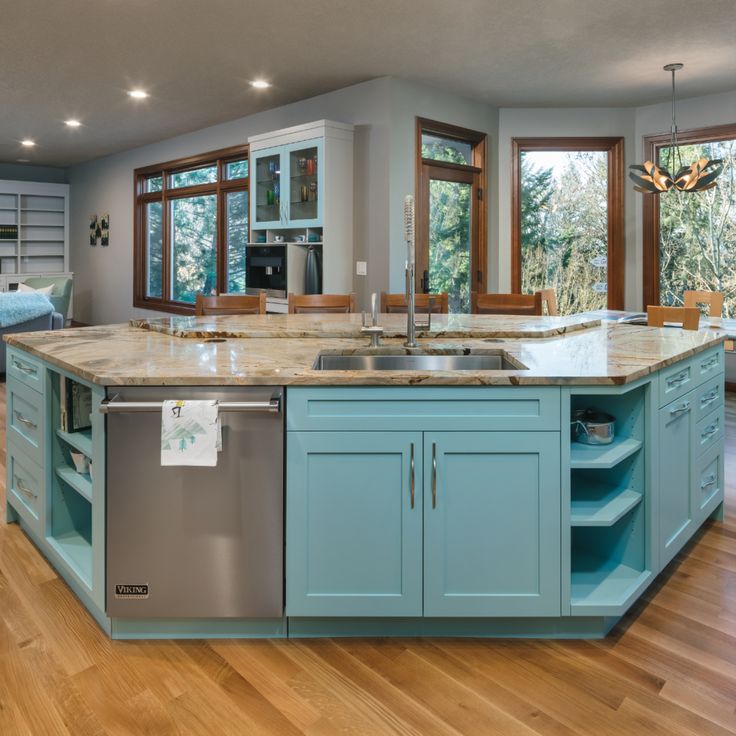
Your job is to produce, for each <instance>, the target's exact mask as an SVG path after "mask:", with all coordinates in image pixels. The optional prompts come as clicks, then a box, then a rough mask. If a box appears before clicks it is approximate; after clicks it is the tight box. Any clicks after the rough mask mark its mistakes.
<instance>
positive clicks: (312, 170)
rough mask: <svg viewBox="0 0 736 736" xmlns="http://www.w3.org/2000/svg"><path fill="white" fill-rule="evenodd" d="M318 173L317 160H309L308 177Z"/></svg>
mask: <svg viewBox="0 0 736 736" xmlns="http://www.w3.org/2000/svg"><path fill="white" fill-rule="evenodd" d="M316 173H317V159H316V158H308V159H307V176H314V175H315V174H316Z"/></svg>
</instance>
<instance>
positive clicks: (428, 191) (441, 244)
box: [416, 118, 486, 312]
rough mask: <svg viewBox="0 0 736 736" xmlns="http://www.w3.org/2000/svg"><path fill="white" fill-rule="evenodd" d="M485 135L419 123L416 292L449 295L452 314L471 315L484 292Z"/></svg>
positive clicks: (428, 122)
mask: <svg viewBox="0 0 736 736" xmlns="http://www.w3.org/2000/svg"><path fill="white" fill-rule="evenodd" d="M485 149H486V136H485V134H484V133H478V132H476V131H473V130H466V129H465V128H458V127H456V126H453V125H447V124H445V123H438V122H436V121H432V120H424V119H421V118H418V119H417V188H418V193H417V198H416V200H417V201H416V210H417V224H416V227H417V251H416V252H417V284H416V289H417V291H421V292H424V293H430V292H431V293H439V292H445V291H446V292H447V293H448V295H449V308H450V311H451V312H470V294H471V292H473V291H485V283H486V277H485V270H486V247H485V243H486V217H485V206H484V204H483V189H484V187H485V181H486V173H485V166H486V160H485V159H486V152H485Z"/></svg>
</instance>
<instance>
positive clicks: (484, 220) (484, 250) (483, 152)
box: [414, 117, 488, 292]
mask: <svg viewBox="0 0 736 736" xmlns="http://www.w3.org/2000/svg"><path fill="white" fill-rule="evenodd" d="M422 133H430V134H431V133H434V134H437V135H441V136H443V137H445V138H451V139H453V140H459V141H463V142H466V143H472V144H473V148H472V157H473V158H472V165H468V166H463V165H461V164H454V163H451V162H449V161H435V160H434V159H425V158H422ZM414 140H415V146H416V152H415V157H414V160H415V162H416V164H415V166H416V168H415V172H414V191H415V193H416V196H415V200H416V223H415V228H416V232H417V233H418V234H420V233H428V232H429V212H428V210H427V207H426V206H425V201H427V200H425V198H424V197H423V196H422V193H423V192H424V191H425V189H426V190H427V191H428V183H427V184H425V182H424V181H423V179H424V177H423V176H422V172H423V171H424V167H425V165H427V166H432V167H437V168H445V169H455V170H459V171H471V172H475V173H476V174H478V175H479V178H480V189H481V205H482V206H480V207H478V217H477V223H474V233H473V235H474V236H475V237H476V238H477V241H478V248H477V251H478V253H477V263H476V271H479V272H480V274H481V281H482V286H483V291H485V289H486V284H487V282H488V206H487V197H486V192H487V191H488V173H487V172H488V168H487V162H488V154H487V151H488V136H487V135H486V134H485V133H481V132H480V131H477V130H470V129H469V128H461V127H460V126H459V125H451V124H450V123H442V122H440V121H438V120H430V119H428V118H420V117H418V118H417V119H416V128H415V139H414ZM420 237H421V236H420ZM421 279H422V274H421V272H420V269H417V274H416V285H415V286H416V289H417V290H420V288H421ZM470 283H471V292H473V291H477V290H478V280H477V278H473V277H472V276H471V280H470Z"/></svg>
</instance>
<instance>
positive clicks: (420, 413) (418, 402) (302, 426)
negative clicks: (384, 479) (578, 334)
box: [286, 386, 560, 432]
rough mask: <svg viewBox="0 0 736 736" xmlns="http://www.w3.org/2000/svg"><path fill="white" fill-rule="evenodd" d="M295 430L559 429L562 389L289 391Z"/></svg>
mask: <svg viewBox="0 0 736 736" xmlns="http://www.w3.org/2000/svg"><path fill="white" fill-rule="evenodd" d="M286 426H287V429H289V430H290V431H295V430H300V431H387V430H388V431H396V432H399V431H432V430H434V431H440V430H444V431H461V430H465V431H470V430H476V431H489V430H501V431H506V432H508V431H525V430H536V431H555V432H557V431H559V428H560V389H559V388H558V387H554V386H547V387H542V388H538V387H529V388H526V387H519V388H505V387H502V388H496V387H494V386H492V387H488V388H464V387H463V388H441V389H438V388H429V387H426V388H425V387H414V388H408V389H407V388H325V389H312V388H287V400H286Z"/></svg>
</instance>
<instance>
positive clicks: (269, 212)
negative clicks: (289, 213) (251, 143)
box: [250, 146, 288, 228]
mask: <svg viewBox="0 0 736 736" xmlns="http://www.w3.org/2000/svg"><path fill="white" fill-rule="evenodd" d="M283 153H284V152H283V147H280V146H276V147H274V148H264V149H262V150H260V151H253V153H252V156H251V157H252V159H253V161H252V165H251V168H250V171H251V174H250V177H251V178H250V217H251V226H252V227H253V228H278V227H284V225H285V215H284V208H283V195H284V193H283V191H282V190H283V187H284V182H285V181H288V173H287V172H286V171H285V167H286V160H285V157H284V155H283Z"/></svg>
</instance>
